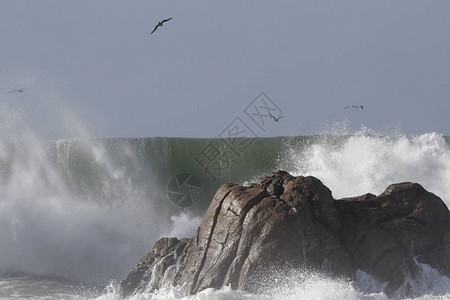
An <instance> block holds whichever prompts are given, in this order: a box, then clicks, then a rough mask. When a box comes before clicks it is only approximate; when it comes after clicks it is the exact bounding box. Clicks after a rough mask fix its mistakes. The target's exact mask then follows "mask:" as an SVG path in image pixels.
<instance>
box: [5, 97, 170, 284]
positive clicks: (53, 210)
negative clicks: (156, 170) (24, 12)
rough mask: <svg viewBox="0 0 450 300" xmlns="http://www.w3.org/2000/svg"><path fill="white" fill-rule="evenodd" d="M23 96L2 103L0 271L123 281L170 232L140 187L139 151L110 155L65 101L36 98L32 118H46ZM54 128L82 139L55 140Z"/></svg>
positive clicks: (121, 149)
mask: <svg viewBox="0 0 450 300" xmlns="http://www.w3.org/2000/svg"><path fill="white" fill-rule="evenodd" d="M19 96H21V97H22V98H19V99H4V101H2V103H1V106H0V118H1V119H2V125H1V126H0V133H1V136H0V170H1V172H0V194H1V199H0V253H1V255H0V274H5V275H8V274H16V273H18V274H34V275H47V276H57V277H66V278H70V279H72V280H80V281H85V282H95V283H107V282H109V281H110V280H111V279H121V278H123V277H124V276H125V275H126V274H127V272H129V270H130V268H132V266H133V265H134V264H135V263H136V262H137V261H138V260H139V258H140V257H142V256H143V255H144V254H145V253H146V252H147V251H148V250H149V249H150V248H151V247H152V246H153V243H154V241H155V240H156V239H157V238H158V237H159V235H160V234H161V232H163V231H169V230H170V228H169V225H170V219H169V220H168V221H167V220H163V221H161V220H158V218H153V215H154V214H156V215H157V214H158V211H155V209H154V207H153V206H152V201H151V197H152V195H149V193H148V191H147V190H144V189H143V188H142V186H139V185H137V184H136V183H135V181H136V178H137V175H141V174H142V171H141V170H140V169H139V165H138V163H137V160H136V157H135V156H134V153H132V152H131V151H130V149H129V148H128V146H127V144H126V143H123V144H120V145H117V146H116V153H119V155H118V156H117V157H115V158H113V157H111V154H110V153H109V152H108V149H106V148H105V146H104V143H103V141H101V140H95V139H92V138H91V136H90V135H89V131H88V130H87V129H86V127H85V126H84V125H83V123H82V121H80V119H79V118H78V117H77V116H76V115H75V114H74V113H72V110H71V109H69V107H67V106H66V105H65V104H64V103H63V102H58V101H54V99H50V100H48V99H47V100H46V98H42V99H38V100H41V101H40V104H39V105H40V106H41V107H40V109H39V110H37V111H34V113H35V114H36V115H38V114H39V113H40V112H43V111H45V114H44V115H43V116H42V115H41V116H32V115H31V113H32V112H31V111H30V110H29V109H27V108H26V107H23V106H19V104H17V101H25V102H26V101H29V99H28V98H26V96H22V95H19ZM34 97H36V96H34ZM6 100H8V101H9V102H7V101H6ZM12 100H14V101H16V102H13V101H12ZM34 100H36V99H34ZM42 118H44V119H42ZM45 118H47V119H48V122H46V121H45ZM36 119H39V120H36ZM36 122H42V124H39V126H37V124H36ZM49 123H50V124H49ZM52 126H54V128H53V129H52V130H53V131H54V132H52V134H54V133H56V132H57V134H56V135H61V136H76V137H77V138H78V139H77V140H66V139H63V140H56V141H52V142H49V141H48V140H47V139H46V138H48V133H49V132H46V131H45V129H46V128H49V127H52ZM52 134H50V135H52ZM146 174H147V175H149V176H148V180H149V186H151V176H150V174H149V171H148V170H146ZM153 195H155V197H156V196H157V195H158V193H157V192H155V193H153ZM155 201H156V200H155ZM152 229H153V230H152Z"/></svg>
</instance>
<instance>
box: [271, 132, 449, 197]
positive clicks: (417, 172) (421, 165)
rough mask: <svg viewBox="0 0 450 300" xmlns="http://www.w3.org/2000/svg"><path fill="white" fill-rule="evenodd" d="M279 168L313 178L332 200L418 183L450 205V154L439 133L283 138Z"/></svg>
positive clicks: (376, 192) (359, 134)
mask: <svg viewBox="0 0 450 300" xmlns="http://www.w3.org/2000/svg"><path fill="white" fill-rule="evenodd" d="M285 144H286V148H287V149H286V152H285V154H283V155H281V157H280V159H279V167H280V168H282V169H286V170H287V171H289V172H290V173H291V174H293V175H312V176H315V177H317V178H319V179H320V180H321V181H322V182H323V183H324V184H325V185H326V186H328V187H329V188H330V189H331V190H332V191H333V196H334V197H335V198H343V197H351V196H358V195H362V194H365V193H368V192H370V193H373V194H380V193H382V192H383V191H384V189H385V188H386V187H387V186H388V185H390V184H392V183H399V182H405V181H411V182H417V183H420V184H421V185H422V186H423V187H424V188H425V189H427V190H429V191H431V192H433V193H435V194H436V195H437V196H439V197H441V198H442V199H443V200H444V202H445V203H446V204H447V205H449V204H450V184H449V182H450V149H449V146H448V144H447V143H446V142H445V139H444V137H443V135H442V134H438V133H428V134H422V135H418V136H395V137H386V136H377V135H369V134H366V133H365V132H359V133H357V134H354V135H350V136H324V137H315V138H311V140H310V141H308V142H302V143H298V141H297V143H294V142H292V139H291V140H289V139H286V140H285Z"/></svg>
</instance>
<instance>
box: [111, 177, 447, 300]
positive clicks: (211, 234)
mask: <svg viewBox="0 0 450 300" xmlns="http://www.w3.org/2000/svg"><path fill="white" fill-rule="evenodd" d="M449 248H450V213H449V210H448V208H447V207H446V205H445V204H444V203H443V202H442V200H441V199H440V198H439V197H437V196H435V195H434V194H432V193H429V192H427V191H426V190H425V189H424V188H423V187H422V186H421V185H419V184H416V183H400V184H394V185H390V186H389V187H388V188H387V189H386V190H385V191H384V192H383V193H382V194H381V195H379V196H375V195H372V194H366V195H362V196H359V197H354V198H345V199H340V200H335V199H334V198H333V196H332V193H331V191H330V190H329V189H328V188H327V187H326V186H325V185H323V184H322V182H321V181H320V180H318V179H317V178H314V177H311V176H309V177H304V176H298V177H294V176H291V175H290V174H288V173H287V172H284V171H278V172H276V173H274V174H272V175H271V176H268V177H264V178H262V179H261V180H260V182H259V184H252V185H250V186H248V187H242V186H238V185H235V184H225V185H223V186H222V187H220V188H219V190H218V191H217V193H216V195H215V196H214V198H213V200H212V202H211V205H210V207H209V209H208V211H207V212H206V215H205V217H204V219H203V221H202V223H201V225H200V227H199V228H198V230H197V233H196V235H195V236H194V237H192V238H191V239H189V240H188V239H184V240H181V241H179V240H177V239H161V240H160V241H158V242H157V243H156V245H155V247H154V248H153V250H152V251H151V252H150V253H149V254H148V255H147V256H145V257H144V258H143V259H142V260H141V261H140V262H139V263H138V265H137V266H136V267H135V268H134V269H133V270H132V271H131V272H130V274H129V275H128V276H127V278H126V279H125V280H123V281H122V282H121V283H120V286H119V289H120V291H121V292H122V294H123V295H125V296H126V295H131V294H133V293H136V292H143V291H152V290H154V289H157V288H161V287H163V286H168V285H180V286H183V288H184V289H185V290H186V291H187V292H189V293H191V294H192V293H197V292H198V291H201V290H203V289H205V288H209V287H214V288H221V287H223V286H225V285H231V287H232V288H234V289H240V290H247V291H251V292H258V289H259V278H260V276H261V274H262V273H264V272H265V271H267V270H275V269H278V270H287V269H298V268H311V269H317V270H320V271H323V272H329V273H330V274H334V275H338V276H345V277H348V278H351V276H352V274H354V272H355V271H356V270H358V269H360V270H363V271H365V272H367V273H370V274H372V275H374V276H375V277H376V278H378V279H379V280H380V281H383V282H387V284H386V286H387V288H386V292H387V293H388V294H393V293H394V292H395V291H396V289H398V288H399V287H400V286H401V285H402V284H403V283H404V282H405V279H406V277H407V276H411V274H414V272H415V268H416V265H415V262H423V263H427V264H429V265H431V266H432V267H433V268H435V269H437V270H438V271H439V272H441V274H443V275H447V276H449V275H450V252H449Z"/></svg>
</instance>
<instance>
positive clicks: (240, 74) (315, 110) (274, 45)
mask: <svg viewBox="0 0 450 300" xmlns="http://www.w3.org/2000/svg"><path fill="white" fill-rule="evenodd" d="M168 17H173V19H172V20H171V21H169V22H167V23H165V24H164V26H163V27H160V28H158V30H157V31H156V32H155V33H154V34H152V35H150V32H151V31H152V30H153V28H154V26H155V25H156V24H157V22H158V21H160V20H162V19H166V18H168ZM449 28H450V1H447V0H445V1H444V0H443V1H422V0H420V1H419V0H402V1H380V0H376V1H375V0H373V1H361V0H354V1H349V0H343V1H335V0H330V1H317V0H310V1H298V0H297V1H256V0H255V1H230V0H227V1H210V0H208V1H167V0H164V1H148V0H145V1H144V0H142V1H136V0H133V1H123V0H76V1H64V0H39V1H37V0H0V40H1V51H0V89H1V90H0V101H1V105H2V106H1V109H2V112H3V115H6V114H10V115H11V114H15V113H16V112H17V111H19V112H20V115H21V116H22V118H24V119H27V120H29V121H27V122H30V123H32V122H34V123H33V124H34V125H33V126H35V127H36V128H39V129H38V130H42V131H45V132H48V137H58V138H63V137H68V136H58V135H64V134H65V133H60V132H59V133H58V131H57V130H56V129H57V128H58V127H60V124H58V123H59V122H67V118H68V117H67V118H66V117H61V116H63V115H66V114H65V113H67V111H70V112H74V113H75V114H76V115H78V116H79V118H81V120H82V121H81V123H83V126H85V127H87V128H88V131H89V132H90V134H92V135H93V136H96V137H149V136H181V137H217V136H218V135H220V134H221V132H222V131H223V130H224V129H225V128H228V127H227V126H228V125H230V124H231V123H232V122H233V121H234V120H235V118H236V117H239V118H240V120H241V121H242V122H243V123H245V124H246V125H247V127H248V128H250V129H251V130H252V132H253V133H254V134H255V135H258V136H280V135H292V134H295V135H309V134H315V133H319V132H321V131H322V130H323V129H324V128H327V127H330V126H331V125H330V124H333V123H338V124H342V123H346V122H347V123H349V128H350V129H351V130H356V129H358V128H360V126H361V125H364V126H366V127H367V128H370V129H372V130H374V131H375V132H379V133H385V134H386V133H390V132H392V131H396V130H400V131H401V132H403V133H406V134H420V133H426V132H439V133H443V134H447V135H448V134H450V130H449V128H450V118H449V117H447V114H448V111H449V110H450V97H449V96H450V74H449V72H450V29H449ZM22 87H25V88H29V90H26V91H24V92H23V93H11V94H8V92H9V91H10V90H12V89H18V88H22ZM2 90H3V91H2ZM260 92H264V93H265V94H266V95H267V96H268V97H270V99H271V100H272V101H273V103H275V104H276V105H277V106H278V108H279V111H273V113H276V114H283V115H285V117H284V118H282V119H281V120H280V121H279V122H273V121H271V120H269V119H268V118H266V119H265V122H266V123H265V125H264V126H263V127H262V128H261V127H258V126H257V124H256V123H254V122H253V121H252V120H251V119H250V118H249V116H248V115H246V114H245V111H244V110H245V108H246V107H247V106H248V105H251V104H252V101H253V100H254V99H255V98H256V97H257V96H258V95H259V94H260ZM254 104H257V102H254ZM353 104H355V105H356V104H357V105H363V106H364V109H363V110H356V109H344V107H346V106H348V105H353ZM55 115H58V117H56V116H55ZM23 116H25V117H23ZM61 119H64V121H61ZM346 120H347V121H346ZM16 121H17V120H16ZM269 121H270V122H269ZM10 123H11V122H10ZM69 123H70V122H69ZM11 126H12V125H11ZM17 126H18V125H14V126H13V127H15V128H16V127H17ZM70 126H72V125H70V124H69V125H67V124H66V125H64V126H62V125H61V127H70ZM74 126H75V125H74ZM331 127H332V126H331ZM52 134H53V135H54V136H52ZM69 135H70V134H69ZM75 135H76V134H75Z"/></svg>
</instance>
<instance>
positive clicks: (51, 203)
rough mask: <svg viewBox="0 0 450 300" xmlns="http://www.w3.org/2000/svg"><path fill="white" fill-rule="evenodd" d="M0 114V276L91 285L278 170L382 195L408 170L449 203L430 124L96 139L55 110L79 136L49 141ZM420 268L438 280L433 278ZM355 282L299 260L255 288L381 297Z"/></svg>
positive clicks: (281, 293)
mask: <svg viewBox="0 0 450 300" xmlns="http://www.w3.org/2000/svg"><path fill="white" fill-rule="evenodd" d="M0 115H1V116H2V117H4V118H5V119H6V121H5V124H6V125H5V126H3V127H2V130H1V132H2V133H4V135H3V136H2V137H5V138H0V193H1V198H0V274H1V275H3V276H10V275H12V274H25V275H39V276H41V275H43V276H52V277H55V278H56V277H64V278H67V279H69V280H78V281H83V282H92V283H96V284H106V283H107V282H109V281H111V280H120V279H122V278H124V277H125V275H126V274H127V273H128V272H129V271H130V270H131V268H132V267H133V266H134V265H135V264H136V263H137V261H138V260H139V259H140V258H141V257H142V256H143V255H145V254H146V253H147V252H148V251H149V250H150V249H151V248H152V246H153V244H154V243H155V242H156V240H157V239H158V238H160V237H162V236H176V237H179V238H182V237H191V236H192V235H193V234H194V232H195V230H196V228H197V226H198V224H199V223H200V220H201V218H202V216H203V214H204V212H205V211H206V209H207V207H208V205H209V203H210V201H211V199H212V197H213V195H214V193H215V191H216V190H217V188H218V187H219V186H220V185H221V184H223V183H225V182H234V183H238V184H247V183H249V182H252V181H256V180H258V178H259V177H260V176H265V175H268V174H270V173H271V172H273V171H276V170H278V169H284V170H286V171H288V172H290V173H291V174H292V175H312V176H315V177H317V178H319V179H320V180H321V181H322V182H323V183H324V184H325V185H326V186H328V187H329V188H330V189H331V190H332V192H333V195H334V197H335V198H336V199H338V198H342V197H350V196H356V195H360V194H364V193H367V192H370V193H373V194H380V193H381V192H383V190H384V189H385V188H386V187H387V186H388V185H390V184H392V183H397V182H404V181H412V182H418V183H420V184H422V185H423V186H424V187H425V188H426V189H427V190H429V191H431V192H433V193H435V194H436V195H437V196H439V197H441V198H442V199H443V200H444V202H445V203H446V204H447V206H449V205H450V149H449V143H448V138H447V137H445V136H443V135H442V134H439V133H427V134H421V135H414V136H413V135H411V136H406V135H401V134H395V135H392V136H385V135H377V134H374V133H373V132H369V131H368V130H361V131H360V132H355V133H351V134H348V133H346V132H345V133H342V132H341V133H339V132H338V133H336V132H332V133H331V134H330V133H325V134H320V135H316V136H305V137H277V138H256V139H245V138H243V139H235V140H223V139H188V138H114V139H112V138H111V139H96V138H92V137H90V136H89V135H87V134H84V133H85V132H87V130H84V128H83V127H82V126H81V125H80V124H78V123H77V122H75V123H74V121H73V120H76V118H71V117H70V116H67V115H63V116H61V118H64V119H65V120H64V122H62V123H64V124H66V125H67V121H68V122H69V124H72V125H73V126H75V127H77V128H78V129H77V131H78V132H81V133H82V134H81V136H82V137H81V138H77V139H64V140H56V141H47V140H45V139H44V138H43V137H42V136H40V135H39V134H37V133H36V130H35V129H34V128H32V126H31V125H30V126H28V127H26V126H25V127H23V126H22V127H20V128H18V127H17V126H15V125H14V124H16V123H17V122H16V121H17V120H20V119H22V118H21V116H18V115H17V114H14V113H11V112H10V111H8V110H7V108H5V107H0ZM8 118H9V119H8ZM19 123H20V122H19ZM67 126H68V125H67ZM69 127H70V126H69ZM17 130H19V131H20V135H19V136H20V137H21V139H17V138H14V139H12V138H11V134H10V133H11V132H12V131H17ZM17 136H18V135H17V134H16V135H15V137H17ZM446 139H447V141H446ZM422 267H423V270H424V278H423V280H422V281H420V282H416V283H414V285H415V286H417V288H418V289H419V290H420V289H423V290H425V292H420V293H418V295H422V294H423V295H426V294H427V291H428V292H429V294H430V293H433V291H439V294H444V295H445V294H447V295H448V293H449V292H448V290H450V287H449V282H448V278H446V277H445V278H443V277H439V275H438V274H435V273H433V271H432V270H427V269H426V266H422ZM427 278H428V279H429V278H433V282H437V283H439V284H438V285H435V286H433V285H431V284H429V283H427V280H428V279H427ZM362 282H366V283H367V282H369V283H370V284H366V285H365V286H366V290H365V291H362V290H359V289H358V288H356V287H355V284H354V283H352V282H347V281H342V280H336V279H331V278H327V277H326V276H325V277H324V276H322V275H320V274H313V273H308V274H306V273H302V272H301V271H299V273H297V274H293V277H292V280H291V283H290V284H289V285H288V286H285V287H283V288H281V289H279V290H275V289H273V290H272V291H271V292H270V293H265V294H263V295H265V296H264V297H268V299H296V298H298V297H300V296H301V297H306V298H310V297H311V298H320V299H331V298H333V296H336V295H340V296H342V297H344V298H349V299H357V298H361V297H362V298H365V299H367V298H368V299H383V297H385V296H384V295H383V294H381V293H378V291H376V290H373V289H372V290H371V289H370V288H368V286H372V287H373V286H376V285H377V284H376V283H374V282H372V281H370V280H367V278H366V277H364V276H363V277H362V279H361V282H360V284H359V285H360V286H361V285H364V284H363V283H362ZM424 283H426V284H425V287H423V286H422V285H423V284H424ZM427 289H428V290H427ZM445 289H447V290H445ZM372 292H373V293H375V294H374V295H372V296H370V295H371V294H370V293H372ZM158 293H159V294H146V295H139V296H137V298H136V299H184V298H186V299H206V298H208V299H210V298H211V299H225V298H226V299H230V298H231V299H233V298H235V299H244V298H252V297H255V295H249V294H246V293H243V292H239V291H233V290H231V289H229V288H224V289H222V290H207V291H204V292H201V293H199V294H198V295H195V296H188V295H183V294H180V293H181V291H180V290H178V289H177V288H173V289H168V290H164V291H163V290H161V291H158ZM327 293H329V296H327V295H328V294H327ZM158 295H159V296H158ZM260 296H261V295H260ZM340 296H339V297H338V298H341V297H340ZM102 297H106V298H105V299H109V298H111V297H112V298H115V297H117V295H116V294H115V293H114V292H110V293H107V294H105V295H103V296H102ZM108 297H109V298H108ZM139 297H141V298H139ZM158 297H159V298H158ZM371 297H372V298H371ZM379 297H381V298H379ZM443 297H444V296H443Z"/></svg>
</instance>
